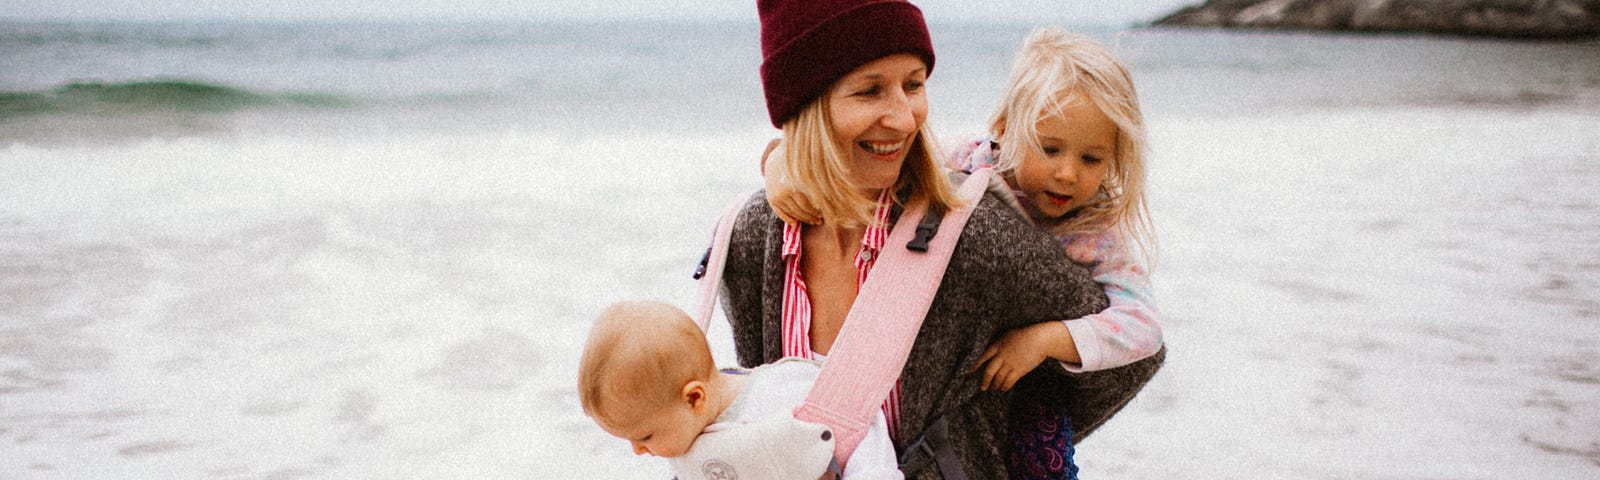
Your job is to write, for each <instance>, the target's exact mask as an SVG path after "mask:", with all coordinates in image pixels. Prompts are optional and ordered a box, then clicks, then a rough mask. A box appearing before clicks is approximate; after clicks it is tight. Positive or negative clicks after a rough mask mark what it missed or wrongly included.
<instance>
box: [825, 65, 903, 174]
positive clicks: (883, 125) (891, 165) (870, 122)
mask: <svg viewBox="0 0 1600 480" xmlns="http://www.w3.org/2000/svg"><path fill="white" fill-rule="evenodd" d="M927 79H928V66H927V65H926V64H924V63H923V62H922V57H918V56H916V55H912V54H909V53H902V54H896V55H890V56H887V57H883V58H880V59H877V60H873V61H872V62H869V63H867V64H865V65H862V66H860V67H856V69H855V70H853V71H851V72H850V73H849V74H847V75H845V76H844V77H843V78H840V79H839V81H837V82H834V84H833V87H832V88H831V89H829V91H828V97H827V102H828V105H827V108H828V113H829V115H831V116H832V122H833V136H834V138H835V139H836V140H838V141H840V142H844V143H845V145H844V147H845V149H846V151H847V152H849V154H850V158H851V162H850V176H851V178H852V179H853V180H855V181H856V184H857V185H860V186H862V187H864V188H869V189H885V188H889V187H892V186H894V183H895V180H896V179H898V178H899V177H900V166H901V165H902V164H904V163H905V160H906V154H907V152H909V151H910V150H911V142H912V140H913V139H914V138H916V135H917V132H918V131H919V130H920V129H921V128H922V122H923V121H925V120H927V118H928V97H927V92H926V90H925V89H924V88H923V83H924V82H926V81H927Z"/></svg>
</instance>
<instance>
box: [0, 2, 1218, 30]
mask: <svg viewBox="0 0 1600 480" xmlns="http://www.w3.org/2000/svg"><path fill="white" fill-rule="evenodd" d="M1199 1H1200V0H921V1H913V2H912V3H915V4H917V5H918V6H919V7H921V8H922V10H923V12H925V13H926V14H927V15H928V17H929V18H930V20H932V21H941V20H952V19H992V20H996V21H1038V22H1051V23H1074V24H1114V25H1122V24H1128V23H1135V22H1142V21H1148V20H1151V19H1153V18H1155V17H1158V16H1160V15H1161V14H1164V13H1167V12H1169V11H1172V10H1174V9H1176V8H1178V7H1181V6H1183V5H1187V4H1193V3H1199ZM755 16H756V8H755V0H699V1H688V0H0V18H3V19H52V20H83V19H93V20H152V19H169V20H171V19H213V20H214V19H308V18H310V19H433V18H439V19H460V18H466V19H478V18H492V19H569V18H584V19H596V18H689V19H736V20H738V19H751V20H752V21H753V19H754V18H755Z"/></svg>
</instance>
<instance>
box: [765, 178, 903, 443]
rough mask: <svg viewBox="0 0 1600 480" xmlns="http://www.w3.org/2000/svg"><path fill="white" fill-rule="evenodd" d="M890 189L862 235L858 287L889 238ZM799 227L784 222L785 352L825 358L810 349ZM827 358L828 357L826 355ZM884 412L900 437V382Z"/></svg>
mask: <svg viewBox="0 0 1600 480" xmlns="http://www.w3.org/2000/svg"><path fill="white" fill-rule="evenodd" d="M893 198H894V197H892V196H890V193H889V190H887V189H885V190H884V191H883V193H882V194H880V195H878V204H877V207H876V208H875V209H873V213H872V223H870V224H868V225H867V229H866V233H865V234H863V235H862V236H861V251H859V252H857V253H856V259H855V265H856V290H857V291H860V290H861V284H862V283H863V282H866V281H867V273H868V272H870V271H871V270H872V264H873V262H875V261H876V260H877V259H878V252H880V251H882V250H883V244H884V241H885V240H887V239H888V238H889V213H890V211H891V209H892V207H893V205H894V202H893ZM801 243H802V242H801V241H800V227H798V226H795V225H793V224H789V223H785V224H783V259H784V264H785V265H784V273H783V355H784V356H787V357H804V358H809V359H814V360H816V359H822V358H819V357H821V354H819V353H817V352H814V351H812V350H811V296H810V295H809V294H807V293H806V281H805V279H804V278H802V275H801V273H800V244H801ZM824 360H825V359H824ZM883 416H884V419H885V420H887V422H888V424H889V436H890V438H897V436H898V429H899V423H900V383H899V382H898V381H896V382H895V386H894V388H893V389H891V390H889V397H888V398H886V399H885V400H884V402H883Z"/></svg>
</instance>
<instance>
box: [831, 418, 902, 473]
mask: <svg viewBox="0 0 1600 480" xmlns="http://www.w3.org/2000/svg"><path fill="white" fill-rule="evenodd" d="M904 478H905V475H902V474H901V473H900V459H899V458H898V457H896V456H895V454H894V442H893V441H891V440H889V424H888V422H885V421H884V419H883V412H878V415H877V418H875V419H873V421H872V426H871V427H867V436H866V438H863V439H861V444H860V445H858V446H856V451H855V453H851V454H850V462H849V463H846V464H845V465H844V473H843V474H841V475H840V480H902V479H904Z"/></svg>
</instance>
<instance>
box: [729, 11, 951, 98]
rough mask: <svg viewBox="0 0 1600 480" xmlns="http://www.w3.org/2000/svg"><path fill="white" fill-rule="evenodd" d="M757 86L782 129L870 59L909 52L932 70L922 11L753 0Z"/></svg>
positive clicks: (929, 45)
mask: <svg viewBox="0 0 1600 480" xmlns="http://www.w3.org/2000/svg"><path fill="white" fill-rule="evenodd" d="M756 9H757V10H759V11H760V14H761V57H762V61H761V86H762V88H763V89H764V90H765V91H766V95H767V114H768V115H769V116H770V117H772V126H775V127H779V128H782V127H783V122H784V121H787V120H789V119H790V118H791V117H794V115H795V113H798V112H799V111H800V109H801V108H802V107H805V105H806V104H808V103H810V102H811V100H813V99H815V98H817V96H819V95H822V92H823V91H826V90H827V89H828V86H829V85H832V84H833V82H834V81H836V80H838V79H839V78H840V77H843V76H845V74H848V73H850V71H851V70H855V68H856V67H859V66H861V65H864V64H866V63H868V62H871V61H873V60H877V59H879V58H883V57H886V56H889V55H893V54H896V53H914V54H917V55H921V56H922V60H923V61H924V62H927V63H928V72H929V73H932V72H933V41H932V40H930V39H929V37H928V26H927V24H926V23H924V22H923V20H922V10H919V9H917V7H916V6H915V5H912V4H911V3H909V2H906V1H904V0H757V1H756Z"/></svg>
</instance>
